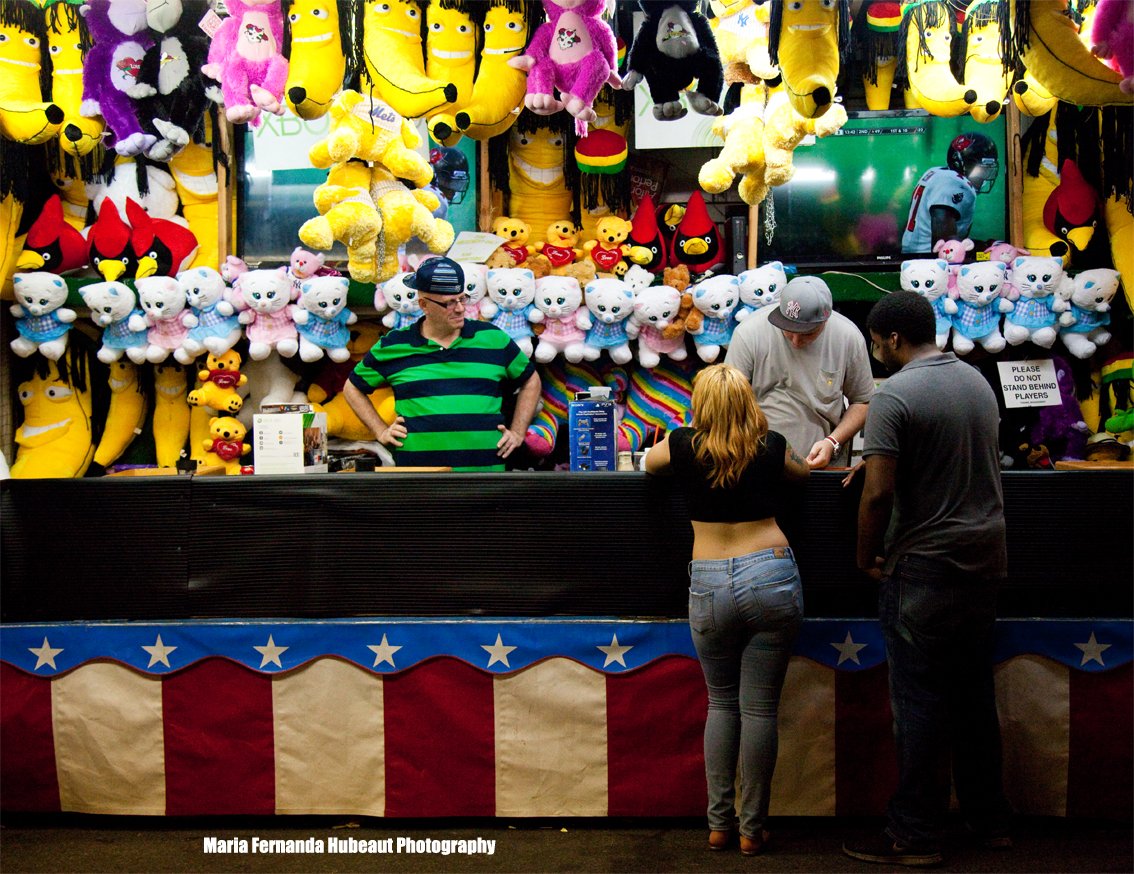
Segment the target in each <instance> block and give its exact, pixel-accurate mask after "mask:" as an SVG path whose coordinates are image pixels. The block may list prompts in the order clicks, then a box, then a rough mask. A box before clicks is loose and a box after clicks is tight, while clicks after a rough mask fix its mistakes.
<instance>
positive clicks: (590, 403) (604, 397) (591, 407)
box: [567, 386, 618, 471]
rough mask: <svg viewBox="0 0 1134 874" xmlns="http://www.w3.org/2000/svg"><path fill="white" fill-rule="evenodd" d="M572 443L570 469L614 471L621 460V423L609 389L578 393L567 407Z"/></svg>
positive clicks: (600, 388)
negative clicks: (619, 434) (618, 433)
mask: <svg viewBox="0 0 1134 874" xmlns="http://www.w3.org/2000/svg"><path fill="white" fill-rule="evenodd" d="M567 422H568V426H569V433H570V440H571V470H572V471H590V470H614V469H615V463H616V461H617V458H618V435H617V433H616V429H617V427H618V421H617V419H616V418H615V413H614V401H612V400H610V389H609V388H604V387H601V386H600V387H597V388H593V389H591V390H590V391H585V392H575V400H573V401H571V402H570V403H569V404H568V405H567Z"/></svg>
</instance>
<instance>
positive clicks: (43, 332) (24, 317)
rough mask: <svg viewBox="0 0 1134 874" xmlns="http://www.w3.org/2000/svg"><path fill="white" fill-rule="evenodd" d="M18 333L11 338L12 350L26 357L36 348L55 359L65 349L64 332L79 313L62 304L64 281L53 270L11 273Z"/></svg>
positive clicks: (47, 356)
mask: <svg viewBox="0 0 1134 874" xmlns="http://www.w3.org/2000/svg"><path fill="white" fill-rule="evenodd" d="M12 282H13V284H14V285H15V290H16V303H15V304H14V305H13V306H12V315H13V316H15V317H16V331H17V332H18V333H19V335H20V336H18V337H17V338H16V339H15V340H13V341H12V342H11V344H10V345H11V347H12V351H13V352H15V353H16V354H17V355H19V356H20V357H21V358H27V357H28V356H29V355H31V354H32V353H34V352H36V351H37V350H38V351H39V352H40V353H42V354H43V356H44V357H45V358H50V359H51V360H52V361H58V360H59V359H60V358H62V357H63V353H64V352H65V351H67V333H68V332H69V331H70V330H71V325H72V323H73V322H74V321H75V318H76V316H77V315H78V314H77V313H76V312H75V311H74V310H73V309H69V308H67V307H65V306H63V304H65V303H66V302H67V283H66V282H64V281H63V280H62V279H60V278H59V277H58V276H56V275H55V274H54V273H45V272H40V273H17V274H16V275H15V276H13V277H12Z"/></svg>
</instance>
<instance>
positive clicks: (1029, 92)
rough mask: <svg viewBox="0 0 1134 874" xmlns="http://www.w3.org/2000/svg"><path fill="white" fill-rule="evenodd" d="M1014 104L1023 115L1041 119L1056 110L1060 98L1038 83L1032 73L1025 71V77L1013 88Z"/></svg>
mask: <svg viewBox="0 0 1134 874" xmlns="http://www.w3.org/2000/svg"><path fill="white" fill-rule="evenodd" d="M1012 102H1013V103H1015V104H1016V108H1017V109H1018V110H1020V112H1021V113H1022V114H1024V115H1027V116H1031V117H1032V118H1039V117H1040V116H1041V115H1047V114H1048V113H1049V112H1051V111H1052V110H1053V109H1055V107H1056V105H1057V104H1058V103H1059V98H1058V97H1055V96H1053V95H1052V93H1051V92H1050V91H1048V90H1047V89H1046V88H1044V87H1043V86H1042V85H1041V84H1040V83H1039V82H1037V81H1036V77H1035V76H1033V75H1032V74H1031V72H1030V71H1028V70H1025V71H1024V75H1023V76H1022V77H1021V78H1020V79H1018V80H1017V81H1016V83H1015V84H1014V85H1013V86H1012Z"/></svg>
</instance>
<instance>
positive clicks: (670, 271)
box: [662, 264, 705, 340]
mask: <svg viewBox="0 0 1134 874" xmlns="http://www.w3.org/2000/svg"><path fill="white" fill-rule="evenodd" d="M662 280H663V282H662V284H663V285H668V286H669V287H670V288H676V289H677V290H678V291H680V292H681V307H680V308H679V309H678V311H677V315H676V316H674V318H673V321H671V322H670V323H669V324H668V325H667V326H666V327H665V328H664V329H662V337H664V338H665V339H666V340H672V339H674V338H675V337H680V336H681V335H682V334H684V333H685V332H686V331H696V330H697V329H698V328H699V327H701V323H702V322H703V321H704V318H705V317H704V316H703V315H702V313H701V311H700V310H699V309H697V307H695V306H693V295H692V294H691V293H690V292H688V291H687V290H686V289H688V288H689V286H690V284H691V282H692V278H691V277H690V275H689V268H688V267H687V266H686V265H685V264H679V265H678V266H677V267H666V268H665V270H664V271H663V272H662Z"/></svg>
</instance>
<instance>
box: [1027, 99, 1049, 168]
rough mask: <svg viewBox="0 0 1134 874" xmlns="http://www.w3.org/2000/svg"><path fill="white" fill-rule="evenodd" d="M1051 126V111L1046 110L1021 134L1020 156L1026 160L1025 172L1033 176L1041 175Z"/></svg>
mask: <svg viewBox="0 0 1134 874" xmlns="http://www.w3.org/2000/svg"><path fill="white" fill-rule="evenodd" d="M1049 127H1051V112H1045V113H1044V114H1043V115H1041V116H1039V117H1038V118H1035V119H1033V120H1032V123H1031V125H1029V126H1028V129H1027V130H1026V131H1024V133H1023V134H1022V135H1021V136H1020V158H1021V160H1022V161H1023V162H1024V172H1026V173H1027V174H1028V175H1029V176H1031V177H1032V178H1035V177H1036V176H1039V171H1040V165H1041V164H1042V163H1043V152H1044V143H1045V142H1046V140H1047V131H1048V128H1049Z"/></svg>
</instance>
